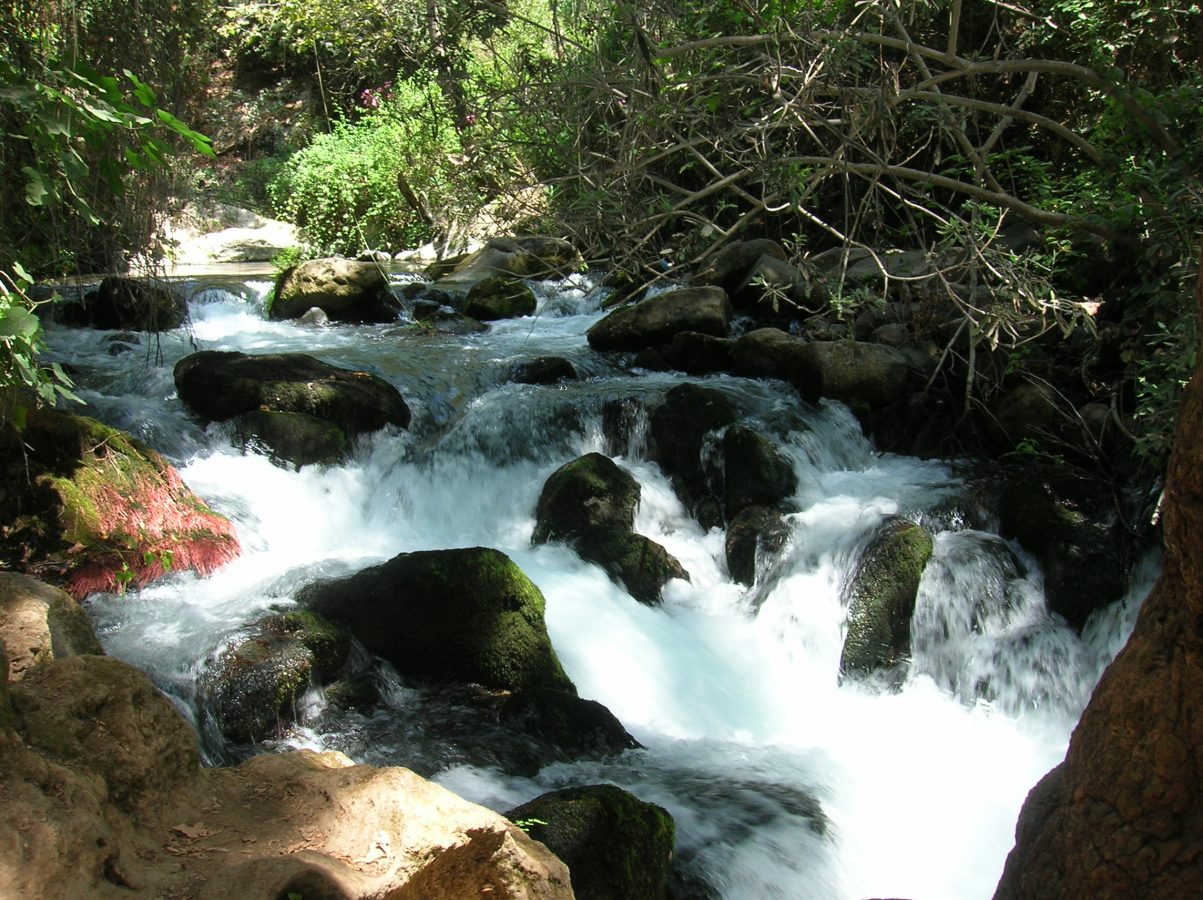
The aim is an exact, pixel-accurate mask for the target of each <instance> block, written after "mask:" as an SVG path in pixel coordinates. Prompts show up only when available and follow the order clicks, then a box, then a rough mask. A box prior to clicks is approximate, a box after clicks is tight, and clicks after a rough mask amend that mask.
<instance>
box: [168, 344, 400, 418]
mask: <svg viewBox="0 0 1203 900" xmlns="http://www.w3.org/2000/svg"><path fill="white" fill-rule="evenodd" d="M175 386H176V390H177V391H178V392H179V395H180V399H181V400H183V401H184V403H185V404H187V405H188V407H190V408H191V409H192V410H193V411H195V412H196V413H198V414H199V415H201V416H203V417H204V418H206V419H210V420H212V421H216V422H222V421H225V420H226V419H232V418H234V417H235V416H241V415H244V414H246V413H250V412H254V411H267V412H291V413H304V414H305V415H308V416H313V417H314V418H317V419H322V420H324V421H327V422H332V423H334V424H335V425H337V426H338V427H339V428H341V429H342V430H343V431H344V432H345V433H346V434H348V435H350V436H354V435H357V434H361V433H364V432H368V431H376V430H378V429H380V428H383V427H385V426H386V425H396V426H399V427H401V428H405V427H406V426H408V425H409V419H410V413H409V407H408V406H406V405H405V400H404V399H402V397H401V394H400V393H399V392H398V391H397V389H396V388H395V387H393V386H392V385H391V384H389V383H388V382H387V381H385V380H384V379H383V378H379V377H377V376H375V375H371V374H369V373H367V372H356V371H351V370H348V369H340V368H337V367H335V366H332V365H329V364H328V363H324V362H322V361H321V360H317V359H314V358H313V357H312V356H306V355H305V354H303V353H266V354H261V355H258V356H251V355H248V354H246V353H238V352H236V351H221V350H202V351H201V352H200V353H193V354H192V355H191V356H185V357H184V358H183V359H181V360H180V361H179V362H178V363H176V365H175Z"/></svg>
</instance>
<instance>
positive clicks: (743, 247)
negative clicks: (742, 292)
mask: <svg viewBox="0 0 1203 900" xmlns="http://www.w3.org/2000/svg"><path fill="white" fill-rule="evenodd" d="M762 258H768V259H774V260H778V261H780V262H788V260H789V256H788V255H787V254H786V252H785V250H784V249H783V248H782V246H781V245H780V244H778V243H777V242H776V241H774V240H771V239H769V238H753V239H752V240H750V241H732V242H731V243H730V244H727V245H726V246H725V247H723V248H722V249H720V250H718V251H717V252H716V253H714V254H712V255H711V256H710V257H708V258H707V259H705V260H704V261H703V262H702V264H701V266H700V267H699V268H698V271H697V273H696V274H695V275H694V276H693V277H692V278H690V279H689V283H690V284H694V285H704V284H715V285H718V286H719V287H721V288H722V289H723V290H725V291H727V292H728V293H733V292H734V291H735V290H736V289H738V287H739V286H740V285H741V284H743V283H744V282H745V281H746V280H747V275H748V270H749V269H751V268H752V266H754V265H756V263H757V262H759V261H760V260H761V259H762Z"/></svg>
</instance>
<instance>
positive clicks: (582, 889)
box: [505, 784, 676, 900]
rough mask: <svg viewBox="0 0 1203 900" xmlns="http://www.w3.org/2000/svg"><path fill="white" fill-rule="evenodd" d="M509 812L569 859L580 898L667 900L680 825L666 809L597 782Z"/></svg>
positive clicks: (561, 857)
mask: <svg viewBox="0 0 1203 900" xmlns="http://www.w3.org/2000/svg"><path fill="white" fill-rule="evenodd" d="M505 815H506V818H508V819H510V820H511V821H513V822H516V823H518V824H520V825H524V826H525V828H526V830H527V832H528V833H529V834H530V836H531V837H533V838H534V839H535V840H537V841H541V842H542V843H543V844H545V845H546V846H547V848H548V849H549V850H551V852H552V853H554V854H555V855H556V856H558V857H559V858H560V859H562V860H564V862H565V863H567V864H568V869H569V871H570V872H571V873H572V888H573V891H574V892H575V894H576V896H577V898H578V900H664V897H665V891H666V888H667V882H668V871H669V864H670V862H671V860H672V855H673V847H674V844H675V842H676V826H675V825H674V823H673V820H672V816H670V815H669V814H668V812H667V811H666V810H664V809H663V808H661V807H659V806H656V805H654V804H651V803H644V802H643V801H642V800H639V799H638V798H637V797H635V796H633V795H632V794H629V793H627V792H626V791H624V790H622V789H621V788H618V787H615V786H614V785H610V784H598V785H589V786H585V787H573V788H565V789H563V790H559V791H552V792H550V793H547V794H543V795H542V796H540V797H536V798H535V799H534V800H531V801H529V802H527V803H524V804H522V805H521V806H519V807H517V808H515V809H512V810H510V811H509V812H507V813H506V814H505Z"/></svg>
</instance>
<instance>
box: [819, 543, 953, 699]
mask: <svg viewBox="0 0 1203 900" xmlns="http://www.w3.org/2000/svg"><path fill="white" fill-rule="evenodd" d="M931 554H932V539H931V535H929V534H928V533H927V532H926V531H925V530H924V529H922V528H920V527H919V526H918V525H916V524H914V523H913V522H908V521H906V520H905V519H891V520H888V521H887V522H886V523H885V524H884V525H882V527H881V528H880V529H879V531H878V533H877V535H876V536H875V537H874V538H873V540H872V542H871V543H870V544H869V546H868V547H867V548H866V549H865V552H864V553H863V554H862V555H861V558H860V562H859V563H858V564H857V569H856V574H855V575H854V576H853V578H852V583H851V587H850V590H849V596H850V602H849V604H848V634H847V636H846V637H845V639H844V650H843V653H842V654H841V655H840V674H841V675H848V674H852V673H861V674H869V673H872V672H874V671H877V670H879V669H895V668H896V667H898V666H900V665H902V664H904V663H905V662H906V661H907V657H908V655H909V654H910V650H911V617H912V616H913V615H914V612H915V600H916V596H917V594H918V591H919V579H920V577H921V576H922V575H923V568H924V566H926V565H927V561H928V559H930V558H931Z"/></svg>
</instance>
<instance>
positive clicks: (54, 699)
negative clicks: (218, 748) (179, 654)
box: [0, 650, 573, 900]
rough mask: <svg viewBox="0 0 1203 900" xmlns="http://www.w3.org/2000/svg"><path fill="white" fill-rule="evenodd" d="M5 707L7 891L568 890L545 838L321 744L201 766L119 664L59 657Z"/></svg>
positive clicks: (151, 693) (186, 740) (1, 839)
mask: <svg viewBox="0 0 1203 900" xmlns="http://www.w3.org/2000/svg"><path fill="white" fill-rule="evenodd" d="M2 656H3V653H2V650H0V657H2ZM0 662H3V660H2V659H0ZM6 687H8V686H7V684H5V683H4V682H3V681H2V680H0V688H6ZM7 699H8V698H6V697H5V696H4V695H3V691H2V690H0V753H3V758H4V765H3V766H0V796H3V797H4V802H5V815H4V817H3V821H0V896H4V897H40V898H44V900H75V898H78V897H110V896H112V897H117V896H136V897H185V896H188V897H196V898H197V900H221V898H227V897H239V898H244V900H278V898H285V897H289V896H303V897H306V898H339V900H368V898H378V897H421V898H423V900H460V898H463V897H469V896H472V897H475V896H481V895H482V894H483V895H490V894H495V895H496V896H504V897H509V898H512V900H568V898H571V897H572V896H573V895H572V889H571V887H570V885H569V876H568V871H567V868H566V867H565V866H564V864H563V863H562V862H560V861H559V860H557V859H556V858H555V857H554V856H552V854H551V853H550V852H548V851H547V849H546V848H545V847H543V846H542V845H541V844H537V843H535V842H534V841H532V840H531V839H530V837H528V836H527V835H526V834H525V833H524V832H522V831H521V830H520V829H518V828H517V827H516V826H514V825H513V824H512V823H510V822H507V821H506V820H505V819H503V818H502V817H501V816H499V815H497V814H496V813H493V812H490V811H488V810H486V809H483V808H481V807H479V806H475V805H474V804H471V803H468V802H467V801H465V800H462V799H460V798H459V797H457V796H455V795H454V794H452V793H450V792H449V791H447V790H446V789H444V788H441V787H439V786H437V785H435V784H432V783H430V782H427V781H425V780H423V779H422V778H419V777H418V776H417V775H415V774H414V773H413V772H410V771H408V770H406V769H401V768H387V769H376V768H373V767H371V766H354V765H352V763H351V761H350V760H349V759H347V758H346V757H345V756H343V755H342V754H340V753H313V752H310V751H296V752H291V753H273V754H265V755H262V756H258V757H256V758H254V759H252V760H250V761H248V762H246V763H243V764H242V765H240V766H237V767H235V768H219V769H210V768H202V767H201V766H200V760H199V754H198V752H197V748H196V734H195V732H194V731H193V729H192V727H191V726H190V725H188V723H187V722H185V721H184V719H183V717H182V716H181V715H180V714H179V712H178V711H177V710H176V709H175V707H174V706H173V705H172V703H171V702H170V701H169V700H167V698H166V697H164V696H163V695H162V694H161V693H159V691H157V690H156V689H155V687H154V685H153V684H152V683H151V681H150V679H149V678H148V677H147V676H146V675H145V674H143V673H141V672H139V671H137V670H136V669H134V668H132V667H130V666H128V665H126V664H124V663H121V662H119V661H117V660H113V659H108V658H105V657H95V656H80V657H74V658H71V659H67V660H59V661H54V662H52V663H49V664H47V665H44V666H40V667H38V668H37V669H36V670H35V671H34V673H33V674H32V675H31V676H30V677H28V678H26V679H25V680H24V681H22V682H20V683H19V684H16V685H13V686H12V696H11V704H10V703H8V702H5V701H6V700H7ZM17 735H19V737H18V736H17ZM316 826H320V827H316Z"/></svg>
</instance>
